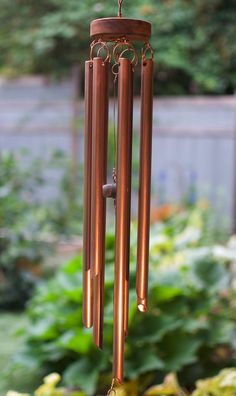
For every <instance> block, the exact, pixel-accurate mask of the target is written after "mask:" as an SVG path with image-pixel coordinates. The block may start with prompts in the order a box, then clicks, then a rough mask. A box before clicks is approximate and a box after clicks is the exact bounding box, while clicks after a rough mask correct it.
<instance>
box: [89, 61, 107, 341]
mask: <svg viewBox="0 0 236 396" xmlns="http://www.w3.org/2000/svg"><path fill="white" fill-rule="evenodd" d="M92 107H93V109H92V123H93V142H92V153H93V157H92V219H91V227H92V228H91V235H92V244H91V256H92V257H91V269H92V277H93V279H94V304H93V338H94V342H95V344H96V345H97V346H98V347H99V348H102V340H103V334H102V333H103V294H104V266H105V228H106V199H105V198H104V197H103V192H102V187H103V185H104V184H106V180H107V139H108V137H107V135H108V63H107V62H103V59H102V58H99V57H97V58H94V59H93V103H92Z"/></svg>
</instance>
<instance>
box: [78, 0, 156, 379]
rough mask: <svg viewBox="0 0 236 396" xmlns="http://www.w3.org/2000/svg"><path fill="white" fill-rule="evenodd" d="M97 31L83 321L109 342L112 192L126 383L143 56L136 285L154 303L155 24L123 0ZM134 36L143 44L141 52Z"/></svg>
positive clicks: (90, 67)
mask: <svg viewBox="0 0 236 396" xmlns="http://www.w3.org/2000/svg"><path fill="white" fill-rule="evenodd" d="M90 36H91V38H92V43H91V50H90V59H89V60H87V61H86V62H85V135H84V138H85V141H84V143H85V158H84V161H85V182H84V234H83V235H84V237H83V246H84V248H83V249H84V256H83V263H84V270H83V272H84V273H83V276H84V278H83V279H84V280H83V289H84V297H83V323H84V326H85V327H87V328H90V327H93V339H94V342H95V344H96V345H97V347H98V348H100V349H102V346H103V308H104V272H105V232H106V230H105V224H106V200H107V198H112V199H113V200H114V210H115V218H116V225H115V275H114V334H113V381H117V382H118V383H121V382H122V381H123V366H124V341H125V337H126V336H127V334H128V303H129V256H130V207H131V171H132V165H131V164H132V124H133V122H132V118H133V77H134V72H135V69H136V67H137V65H138V63H139V61H141V110H140V113H141V119H140V158H139V167H140V169H139V203H138V239H137V278H136V291H137V306H138V309H139V311H141V312H145V311H146V310H147V294H148V261H149V226H150V185H151V148H152V99H153V97H152V80H153V51H152V48H151V46H150V44H149V38H150V36H151V24H150V23H148V22H146V21H142V20H135V19H128V18H124V17H123V16H122V0H119V1H118V16H117V17H112V18H103V19H96V20H94V21H92V22H91V25H90ZM134 42H142V43H143V47H142V50H141V54H140V57H139V56H138V53H137V51H136V49H135V46H134ZM139 58H140V59H139ZM109 70H111V72H112V75H113V81H114V88H115V89H114V91H115V92H116V86H117V96H118V98H117V107H118V112H117V113H118V114H117V117H116V103H115V105H114V106H115V108H114V109H115V111H114V114H115V115H114V125H116V124H117V128H116V127H115V131H116V135H117V143H116V154H115V157H116V159H115V166H114V168H113V170H112V177H113V183H112V184H107V147H108V108H109V101H108V88H109V84H108V81H109ZM115 96H116V95H114V97H115ZM114 101H115V98H114Z"/></svg>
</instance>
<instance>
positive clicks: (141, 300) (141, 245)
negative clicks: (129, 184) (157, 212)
mask: <svg viewBox="0 0 236 396" xmlns="http://www.w3.org/2000/svg"><path fill="white" fill-rule="evenodd" d="M152 85H153V60H152V59H143V60H142V66H141V130H140V157H139V203H138V245H137V279H136V291H137V303H138V309H139V310H140V311H141V312H145V311H146V310H147V294H148V264H149V263H148V262H149V228H150V196H151V163H152V159H151V158H152V101H153V99H152V90H153V87H152Z"/></svg>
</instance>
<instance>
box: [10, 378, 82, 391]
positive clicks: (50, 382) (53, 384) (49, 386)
mask: <svg viewBox="0 0 236 396" xmlns="http://www.w3.org/2000/svg"><path fill="white" fill-rule="evenodd" d="M60 380H61V377H60V375H59V374H57V373H52V374H50V375H48V376H47V377H45V378H44V380H43V382H44V383H43V385H41V386H40V387H39V388H38V389H36V391H35V392H34V396H85V394H84V393H83V392H77V391H76V392H73V391H72V392H69V391H68V390H67V389H65V388H57V385H58V383H59V382H60ZM6 396H30V395H29V394H26V393H18V392H14V391H9V392H7V394H6Z"/></svg>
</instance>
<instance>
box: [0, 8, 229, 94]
mask: <svg viewBox="0 0 236 396" xmlns="http://www.w3.org/2000/svg"><path fill="white" fill-rule="evenodd" d="M123 8H124V15H125V16H127V17H133V18H138V19H140V18H141V19H142V18H144V19H147V20H149V21H151V22H152V25H153V29H152V45H153V48H154V51H155V53H156V54H157V57H156V70H155V82H156V83H155V84H154V88H155V90H156V91H157V92H158V93H159V92H161V93H163V94H164V95H166V94H172V95H173V94H183V93H186V92H187V93H199V92H203V93H233V92H234V89H235V84H236V73H235V70H236V68H235V65H236V59H235V46H234V42H233V40H232V37H234V36H235V34H236V27H235V17H236V5H235V1H234V0H228V1H227V2H226V1H224V0H211V1H209V2H206V1H205V0H198V1H195V2H186V1H185V0H171V1H170V0H169V1H161V0H148V1H145V2H144V1H143V0H136V1H135V2H131V1H127V2H124V6H123ZM116 11H117V10H116V2H115V1H114V2H111V1H110V0H103V1H100V2H98V1H97V0H86V1H83V2H79V3H78V2H77V1H75V0H67V1H55V0H47V1H45V0H41V1H40V2H37V3H36V2H35V1H34V0H21V1H20V2H19V0H11V1H8V0H1V2H0V15H1V24H0V69H1V71H2V72H4V73H5V74H7V75H13V76H14V75H16V74H19V71H20V73H29V72H30V73H34V72H35V73H52V74H54V75H55V74H56V75H58V74H62V73H66V72H67V73H68V71H69V70H71V68H72V66H73V65H77V64H78V59H80V60H81V61H83V60H84V59H85V57H86V56H87V51H88V32H89V22H90V21H91V20H92V19H96V18H101V17H108V16H112V15H115V14H116Z"/></svg>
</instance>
